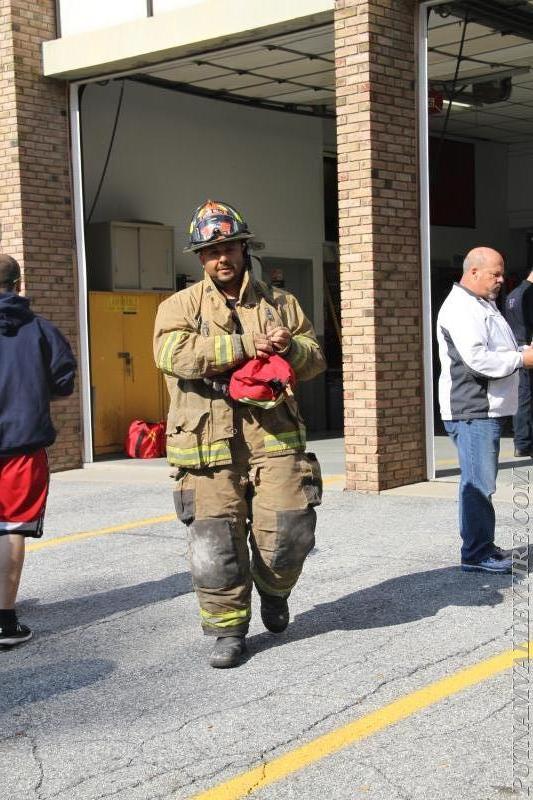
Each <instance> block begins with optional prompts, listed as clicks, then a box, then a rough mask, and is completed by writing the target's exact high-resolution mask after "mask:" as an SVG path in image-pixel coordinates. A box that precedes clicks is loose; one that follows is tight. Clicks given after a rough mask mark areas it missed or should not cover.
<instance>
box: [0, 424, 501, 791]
mask: <svg viewBox="0 0 533 800" xmlns="http://www.w3.org/2000/svg"><path fill="white" fill-rule="evenodd" d="M310 449H314V450H315V451H316V452H318V453H319V455H320V456H321V458H322V462H323V466H324V473H325V477H326V481H325V496H324V503H323V505H322V506H321V507H320V508H319V509H318V528H317V547H316V549H315V550H314V551H313V553H312V554H311V556H310V557H309V559H308V561H307V563H306V566H305V569H304V573H303V575H302V578H301V580H300V582H299V584H298V586H297V588H296V589H295V591H294V593H293V595H292V596H291V600H290V605H291V615H292V621H291V625H290V626H289V628H288V630H287V631H286V632H285V633H284V634H282V635H279V636H275V635H273V634H270V633H268V632H266V631H265V630H264V629H263V627H262V624H261V620H260V617H259V614H258V603H257V598H254V616H253V620H252V625H251V630H250V635H249V638H248V641H249V653H248V658H247V660H246V662H245V663H244V664H243V665H242V666H240V667H239V668H237V669H233V670H214V669H212V668H210V667H209V666H208V663H207V657H208V654H209V650H210V646H211V645H212V640H211V639H209V638H208V637H204V636H202V634H201V632H200V628H199V625H198V611H197V604H196V599H195V596H194V594H193V592H192V586H191V579H190V575H189V572H188V568H187V560H186V539H185V528H184V527H183V526H182V525H181V524H178V523H177V522H176V521H175V519H174V517H173V505H172V497H171V481H170V479H169V478H168V469H167V468H166V467H165V466H164V465H163V464H162V463H160V462H159V463H154V462H143V463H139V464H134V463H131V462H124V461H120V460H119V461H116V462H107V463H104V464H97V465H93V466H91V467H89V468H87V469H85V470H83V471H81V470H80V471H74V472H70V473H61V474H58V475H55V476H54V477H53V481H52V487H51V492H50V498H49V506H48V514H47V524H46V532H45V538H44V539H43V540H42V544H41V542H39V543H36V545H35V546H32V547H30V548H29V552H28V555H27V560H26V565H25V569H24V573H23V582H22V587H21V592H20V604H19V612H20V618H21V620H22V621H23V622H25V623H27V624H29V625H30V626H31V627H32V628H33V629H34V631H35V636H34V639H33V640H31V641H30V642H28V643H27V644H25V645H21V646H20V647H18V648H16V649H11V650H7V649H5V650H3V651H1V652H0V673H1V679H0V680H1V683H0V685H1V686H2V690H1V693H0V736H1V740H0V753H1V760H0V764H1V767H0V771H1V784H0V785H1V787H2V796H3V797H5V798H6V799H7V798H9V800H11V799H12V800H36V799H37V798H38V800H51V799H52V798H54V800H101V799H102V798H114V800H156V798H157V799H159V798H160V799H161V800H163V799H164V800H170V799H171V798H174V799H175V800H186V798H205V800H207V798H209V800H229V798H240V797H252V798H257V800H259V799H261V800H290V799H292V798H298V800H304V799H305V798H313V800H316V798H317V797H321V796H323V797H326V798H335V800H348V799H350V800H355V799H358V798H366V799H367V800H397V799H398V800H400V799H401V800H418V799H419V798H420V799H422V798H424V799H425V798H432V800H461V799H462V798H468V800H506V799H507V798H509V797H512V796H513V793H512V786H511V784H512V772H511V762H512V736H511V729H512V694H511V671H510V669H509V668H508V665H507V666H506V665H505V663H503V662H502V661H501V660H498V659H499V657H500V656H501V654H505V653H508V652H509V649H510V648H511V647H512V630H511V621H512V598H511V594H512V589H511V580H510V578H509V577H506V576H493V575H483V574H469V575H467V574H465V573H462V572H461V571H460V570H459V568H458V566H457V563H458V553H459V542H458V534H457V530H456V500H455V496H454V495H455V488H456V486H454V485H453V484H454V480H455V479H456V478H455V477H454V475H445V476H443V480H442V485H441V489H440V490H438V484H439V481H437V482H436V484H437V491H441V496H434V495H433V494H432V492H434V491H435V489H434V487H433V485H428V484H426V486H425V491H424V487H423V486H418V487H409V488H408V489H406V490H404V492H403V494H402V493H399V492H398V490H394V491H393V492H392V493H384V494H381V495H376V496H369V495H360V494H356V493H353V492H343V491H342V486H343V477H342V468H343V463H342V442H340V443H339V440H327V439H326V440H322V441H320V442H313V443H312V447H311V448H310ZM442 460H446V454H444V456H442ZM443 468H445V469H453V467H452V466H450V465H448V466H446V465H444V467H443ZM450 486H451V489H453V495H452V494H451V493H450V492H451V489H450ZM511 491H512V486H511V484H510V483H508V484H507V489H506V488H505V486H503V487H502V489H501V493H502V496H501V499H500V500H498V501H497V502H496V508H497V516H498V530H499V541H500V543H501V544H502V545H509V544H510V543H511V541H512V537H513V533H514V530H515V528H516V523H514V522H513V519H512V509H513V506H512V502H511ZM502 663H503V666H502ZM479 665H481V667H480V666H479ZM239 776H240V777H239ZM236 778H237V780H236Z"/></svg>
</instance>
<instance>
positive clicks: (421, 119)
mask: <svg viewBox="0 0 533 800" xmlns="http://www.w3.org/2000/svg"><path fill="white" fill-rule="evenodd" d="M430 5H434V4H433V3H431V4H430V3H422V4H421V6H420V9H419V19H418V126H419V127H418V141H419V187H420V252H421V259H422V335H423V363H424V414H425V421H426V465H427V478H428V480H433V478H434V477H435V447H434V420H433V352H432V350H433V348H432V320H431V253H430V247H431V242H430V221H429V137H428V70H427V36H428V26H427V15H428V8H429V6H430Z"/></svg>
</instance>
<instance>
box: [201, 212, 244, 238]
mask: <svg viewBox="0 0 533 800" xmlns="http://www.w3.org/2000/svg"><path fill="white" fill-rule="evenodd" d="M238 232H239V231H238V230H237V224H236V222H235V220H234V219H232V218H231V217H223V216H222V215H220V216H219V215H218V214H217V215H216V216H213V217H208V218H207V219H204V220H201V221H200V222H199V223H198V225H197V226H196V231H195V234H196V235H195V238H196V239H197V240H198V241H199V242H206V243H207V242H211V241H212V240H213V239H218V238H219V237H220V236H224V237H225V236H234V235H235V234H236V233H238Z"/></svg>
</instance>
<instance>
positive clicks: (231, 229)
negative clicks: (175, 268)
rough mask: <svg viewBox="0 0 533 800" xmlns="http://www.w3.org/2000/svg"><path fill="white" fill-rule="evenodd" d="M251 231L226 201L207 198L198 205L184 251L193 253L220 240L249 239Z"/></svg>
mask: <svg viewBox="0 0 533 800" xmlns="http://www.w3.org/2000/svg"><path fill="white" fill-rule="evenodd" d="M252 237H253V233H251V232H250V231H249V229H248V225H247V223H246V221H245V220H244V219H243V218H242V217H241V215H240V214H239V212H238V211H237V210H236V209H234V208H233V207H232V206H230V205H228V204H227V203H221V202H219V201H218V200H208V201H207V202H206V203H202V205H201V206H198V208H197V209H196V211H195V212H194V214H193V216H192V220H191V227H190V228H189V245H188V247H186V248H185V250H184V252H185V253H195V252H197V251H198V250H202V249H203V248H204V247H209V246H210V245H212V244H214V243H215V242H218V241H220V240H224V241H229V240H238V239H242V240H246V239H251V238H252Z"/></svg>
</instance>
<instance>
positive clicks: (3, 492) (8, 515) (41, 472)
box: [0, 449, 50, 539]
mask: <svg viewBox="0 0 533 800" xmlns="http://www.w3.org/2000/svg"><path fill="white" fill-rule="evenodd" d="M49 482H50V472H49V469H48V459H47V457H46V450H44V449H43V450H37V452H36V453H28V454H26V455H18V456H0V536H2V535H5V534H7V533H20V534H22V535H23V536H32V537H34V538H36V539H38V538H39V537H40V536H42V535H43V522H44V511H45V508H46V498H47V496H48V485H49Z"/></svg>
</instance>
